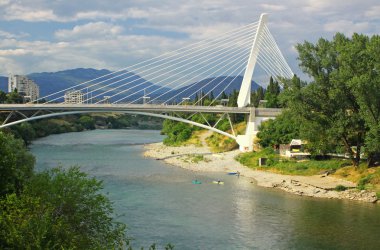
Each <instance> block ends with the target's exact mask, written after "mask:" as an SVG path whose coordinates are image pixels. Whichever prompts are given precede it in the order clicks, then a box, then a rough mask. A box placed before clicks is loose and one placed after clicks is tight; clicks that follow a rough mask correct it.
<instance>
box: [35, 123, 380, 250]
mask: <svg viewBox="0 0 380 250" xmlns="http://www.w3.org/2000/svg"><path fill="white" fill-rule="evenodd" d="M161 140H162V136H161V135H160V134H159V132H158V131H150V130H94V131H86V132H79V133H67V134H60V135H52V136H48V137H45V138H42V139H39V140H36V141H35V142H34V143H33V144H32V145H31V151H32V153H33V154H34V155H35V156H36V159H37V164H36V166H37V170H43V169H48V168H52V167H56V166H58V165H61V166H63V167H68V166H71V165H80V166H81V170H82V171H84V172H86V173H88V174H89V175H90V176H95V177H97V178H99V179H101V180H103V181H104V186H105V189H104V191H105V192H106V193H107V195H108V197H109V198H110V199H111V201H112V202H113V203H114V207H115V212H116V217H117V220H119V221H123V222H125V223H126V224H127V226H128V235H129V236H132V237H134V238H135V240H134V241H133V245H134V246H135V247H136V249H139V248H138V247H141V246H144V247H145V248H148V246H150V244H152V243H157V245H159V246H160V248H159V249H162V247H163V246H164V245H166V243H171V244H173V245H174V246H175V249H380V243H379V235H380V206H379V205H374V204H367V203H360V202H353V201H342V200H326V199H317V198H308V197H300V196H296V195H292V194H288V193H285V192H282V191H279V190H273V189H267V188H262V187H258V186H256V185H255V184H253V183H251V180H249V179H246V178H243V177H240V178H237V177H236V176H228V175H225V174H223V173H194V172H191V171H188V170H184V169H180V168H177V167H173V166H169V165H166V164H164V163H163V162H161V161H156V160H154V159H148V158H144V157H143V156H142V150H143V148H142V145H143V144H144V143H151V142H157V141H161ZM194 179H198V180H201V181H202V184H200V185H194V184H192V180H194ZM216 179H222V180H223V181H224V182H225V184H224V185H216V184H212V181H213V180H216Z"/></svg>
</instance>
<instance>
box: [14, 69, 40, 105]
mask: <svg viewBox="0 0 380 250" xmlns="http://www.w3.org/2000/svg"><path fill="white" fill-rule="evenodd" d="M15 89H17V92H18V93H19V94H20V95H22V96H23V97H24V101H25V102H33V101H35V100H37V99H38V98H39V97H40V88H39V87H38V85H37V84H36V83H35V82H34V81H33V80H31V79H29V78H28V77H26V76H22V75H10V76H9V78H8V91H9V92H13V91H14V90H15Z"/></svg>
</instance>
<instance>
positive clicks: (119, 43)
mask: <svg viewBox="0 0 380 250" xmlns="http://www.w3.org/2000/svg"><path fill="white" fill-rule="evenodd" d="M21 3H22V4H21ZM0 6H1V7H0V19H2V20H5V21H4V25H8V24H9V25H11V26H10V27H11V28H16V29H15V31H14V32H13V31H9V30H11V29H7V31H0V37H1V39H0V50H17V49H24V50H25V51H28V52H30V53H26V54H24V55H21V54H20V55H18V56H16V55H10V54H11V53H17V52H15V51H13V52H10V51H8V52H3V53H10V54H9V55H4V56H3V57H2V58H8V59H9V60H8V61H7V62H9V64H11V65H19V68H20V69H26V70H28V71H29V72H32V71H50V70H57V69H65V68H72V67H77V66H81V67H104V68H111V69H112V68H113V69H117V68H121V67H124V66H126V65H128V64H131V63H133V62H138V61H141V60H144V59H148V58H150V57H153V56H156V55H159V54H161V53H163V52H168V51H171V50H173V49H178V48H180V47H181V46H183V45H187V44H190V43H192V42H194V41H198V40H201V39H204V38H210V37H214V36H217V35H219V34H221V33H223V32H225V31H229V30H231V29H232V30H233V29H236V28H238V27H241V26H242V25H246V24H248V23H252V22H255V21H257V20H258V18H259V16H260V13H261V12H266V11H268V12H269V13H270V12H274V14H273V15H269V23H268V26H269V29H270V30H271V32H272V34H273V36H274V37H275V40H276V41H277V43H278V45H279V47H280V49H281V50H282V51H283V53H284V56H285V58H287V59H288V61H289V63H290V64H291V65H297V63H296V59H295V58H296V57H297V55H296V53H295V52H294V50H292V47H293V46H294V44H295V43H299V42H302V41H304V40H308V41H311V42H315V41H316V40H317V39H318V38H319V37H326V38H328V39H330V38H331V37H332V35H333V33H335V32H338V31H341V32H345V33H346V34H351V33H352V32H365V33H366V34H372V33H376V32H379V31H380V30H379V28H378V27H380V25H379V23H378V20H379V18H378V13H380V5H379V3H378V0H366V1H357V0H345V1H331V0H304V1H301V0H288V1H286V3H285V2H284V1H281V0H265V1H264V0H234V1H230V0H160V1H157V0H129V1H112V3H110V2H107V1H103V0H81V1H64V0H60V1H48V0H14V1H13V0H12V1H10V0H0ZM136 19H138V20H136ZM10 20H21V21H25V22H36V23H33V29H34V28H35V29H38V28H39V26H38V25H40V23H42V22H45V23H43V24H44V25H46V22H49V25H50V24H51V25H52V26H51V27H57V28H56V30H55V31H51V30H50V29H47V30H49V32H50V34H49V33H44V31H43V29H44V27H46V26H41V27H42V28H41V30H38V32H34V33H33V31H29V30H27V29H29V28H30V27H31V25H30V24H28V25H25V28H23V27H21V26H22V25H23V22H12V21H10ZM7 21H8V22H7ZM84 22H90V23H87V24H83V23H84ZM16 23H17V24H16ZM12 25H15V26H16V25H20V26H18V27H12ZM54 25H55V26H54ZM26 27H27V28H26ZM16 30H17V31H16ZM124 31H125V32H124ZM22 32H28V33H30V34H31V35H30V36H29V37H27V39H26V38H25V37H23V36H22ZM12 33H14V34H12ZM126 33H128V34H134V35H126ZM36 34H37V35H36ZM136 34H139V35H136ZM74 41H75V42H74ZM106 52H107V53H106ZM31 55H33V57H31ZM4 67H5V66H4ZM294 70H295V71H297V69H294ZM296 73H298V72H296Z"/></svg>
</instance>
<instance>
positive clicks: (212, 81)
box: [0, 68, 259, 102]
mask: <svg viewBox="0 0 380 250" xmlns="http://www.w3.org/2000/svg"><path fill="white" fill-rule="evenodd" d="M109 73H111V71H109V70H107V69H101V70H97V69H91V68H87V69H85V68H77V69H70V70H63V71H58V72H42V73H32V74H29V75H28V77H29V78H31V79H33V80H34V81H35V82H36V83H37V84H38V85H39V87H40V96H41V97H42V96H46V95H48V94H51V93H54V92H57V91H60V90H64V89H66V88H69V87H72V86H75V85H77V84H79V83H83V82H86V81H89V80H92V79H95V78H98V77H101V76H103V75H106V74H109ZM126 78H127V79H126ZM242 80H243V77H242V76H238V77H232V76H229V77H225V76H220V77H213V78H207V79H204V80H201V81H199V82H195V83H192V84H190V85H188V86H186V87H180V88H177V89H174V90H172V91H170V92H168V91H169V90H170V89H169V88H167V87H160V86H159V85H155V84H154V83H151V82H149V81H147V80H145V79H144V78H142V77H140V76H139V75H137V74H134V73H132V72H126V73H125V74H124V75H123V76H120V77H116V78H114V79H112V82H117V83H115V84H112V85H110V86H108V87H105V88H103V89H101V91H102V92H104V91H107V90H109V92H107V93H105V94H103V93H100V92H97V93H94V94H93V96H95V95H97V94H99V96H98V97H96V99H97V100H99V99H102V98H103V96H112V95H113V94H115V93H119V92H123V91H124V93H123V94H122V95H120V96H115V97H114V98H113V99H111V101H116V100H118V99H119V98H121V97H122V96H128V95H129V94H128V93H134V94H133V95H131V96H129V97H128V98H127V99H125V100H123V101H131V100H135V99H138V98H140V100H141V97H142V96H143V95H144V91H143V89H144V88H147V90H146V94H147V95H149V97H150V98H151V99H155V98H156V97H157V100H158V101H160V100H161V101H162V100H168V99H170V98H171V97H173V96H175V98H174V99H175V100H173V101H177V102H178V101H180V100H182V98H184V97H191V98H194V93H197V92H200V91H202V92H203V93H208V92H210V91H212V92H213V95H214V96H215V97H216V96H218V95H219V94H220V93H221V92H222V91H224V92H225V93H226V94H227V95H229V94H230V93H232V92H233V91H234V90H239V89H240V85H241V82H242ZM126 82H130V84H128V86H122V85H123V84H125V83H126ZM109 83H111V81H108V82H107V81H105V82H104V83H102V85H107V84H109ZM227 85H228V87H227V88H226V89H224V88H225V87H226V86H227ZM83 87H84V85H83ZM83 87H80V88H83ZM116 87H120V88H118V89H117V90H113V88H116ZM258 87H259V85H258V84H257V83H256V82H254V81H252V87H251V89H252V90H256V89H257V88H258ZM77 89H79V88H77ZM84 89H85V90H86V88H85V87H84ZM0 90H2V91H5V92H7V91H8V77H3V76H2V77H0ZM85 90H84V91H83V92H85ZM150 92H154V94H149V93H150ZM166 92H168V93H167V94H164V93H166ZM62 95H63V93H62Z"/></svg>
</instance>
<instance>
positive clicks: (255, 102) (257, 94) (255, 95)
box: [251, 86, 265, 108]
mask: <svg viewBox="0 0 380 250" xmlns="http://www.w3.org/2000/svg"><path fill="white" fill-rule="evenodd" d="M264 96H265V90H264V88H263V87H261V86H260V87H258V88H257V90H256V91H252V94H251V104H252V106H253V107H256V108H257V107H258V106H259V103H260V101H261V100H264Z"/></svg>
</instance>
